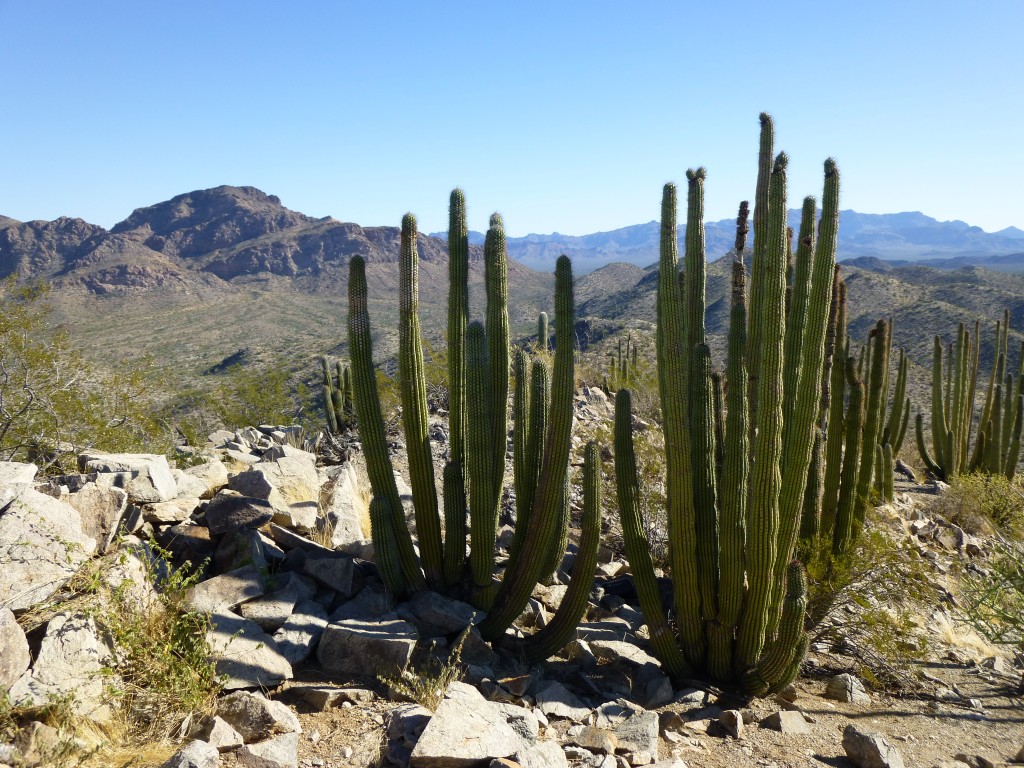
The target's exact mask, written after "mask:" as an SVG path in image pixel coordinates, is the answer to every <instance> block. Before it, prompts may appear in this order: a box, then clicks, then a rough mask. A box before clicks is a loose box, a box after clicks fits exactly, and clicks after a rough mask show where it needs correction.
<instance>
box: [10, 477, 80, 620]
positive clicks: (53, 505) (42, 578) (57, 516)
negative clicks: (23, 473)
mask: <svg viewBox="0 0 1024 768" xmlns="http://www.w3.org/2000/svg"><path fill="white" fill-rule="evenodd" d="M95 551H96V540H95V539H93V538H92V537H90V536H87V535H86V534H85V533H84V532H83V530H82V518H81V516H80V515H79V513H78V511H77V510H76V509H75V508H74V507H72V506H71V505H70V504H65V503H64V502H62V501H59V500H57V499H55V498H53V497H52V496H47V495H45V494H42V493H39V492H38V491H36V490H33V489H32V488H24V489H21V490H20V492H18V493H17V495H16V496H15V497H14V498H12V499H10V500H9V501H8V502H7V503H6V505H5V506H3V507H0V563H3V567H2V568H0V605H6V606H7V607H8V608H10V609H11V610H12V611H14V612H15V613H21V612H22V611H26V610H28V609H29V608H31V607H32V606H34V605H36V604H38V603H42V602H44V601H46V600H47V599H49V598H50V597H51V596H52V595H53V594H54V593H55V592H56V591H57V590H58V589H60V588H61V587H63V586H64V584H65V583H67V581H68V579H70V578H71V577H72V575H74V573H75V571H77V570H78V568H79V567H80V566H81V565H82V563H84V562H85V561H86V560H88V559H89V557H90V556H91V555H92V554H93V553H94V552H95Z"/></svg>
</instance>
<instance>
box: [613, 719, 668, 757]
mask: <svg viewBox="0 0 1024 768" xmlns="http://www.w3.org/2000/svg"><path fill="white" fill-rule="evenodd" d="M614 733H615V738H616V740H617V741H618V748H619V749H621V750H625V751H626V752H647V753H648V754H651V755H656V754H658V714H657V713H656V712H636V713H634V714H632V715H630V716H629V717H627V718H626V719H625V720H623V721H622V722H621V723H619V724H618V725H617V726H616V727H615V731H614Z"/></svg>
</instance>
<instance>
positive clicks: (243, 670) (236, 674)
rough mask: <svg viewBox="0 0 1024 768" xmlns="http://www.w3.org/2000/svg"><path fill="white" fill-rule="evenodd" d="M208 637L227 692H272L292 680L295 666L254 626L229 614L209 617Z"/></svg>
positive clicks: (268, 637) (239, 617)
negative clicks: (269, 689)
mask: <svg viewBox="0 0 1024 768" xmlns="http://www.w3.org/2000/svg"><path fill="white" fill-rule="evenodd" d="M210 622H211V627H210V630H209V631H208V632H207V633H206V640H207V642H208V643H209V644H210V651H211V657H212V658H213V659H214V661H215V662H216V669H217V674H218V675H223V676H225V678H226V679H225V682H224V688H225V690H229V691H233V690H238V689H240V688H273V687H275V686H276V685H278V684H280V683H282V682H283V681H285V680H290V679H291V677H292V665H291V664H289V663H288V660H287V659H286V658H285V657H284V656H283V655H281V652H280V651H279V650H278V649H277V644H276V643H275V642H274V639H273V638H272V637H271V636H270V635H268V634H267V633H266V632H264V631H263V630H262V629H260V628H259V625H258V624H256V623H255V622H252V621H249V620H248V619H244V618H242V617H241V616H238V615H237V614H234V613H230V612H227V611H224V612H220V613H214V614H213V615H211V616H210Z"/></svg>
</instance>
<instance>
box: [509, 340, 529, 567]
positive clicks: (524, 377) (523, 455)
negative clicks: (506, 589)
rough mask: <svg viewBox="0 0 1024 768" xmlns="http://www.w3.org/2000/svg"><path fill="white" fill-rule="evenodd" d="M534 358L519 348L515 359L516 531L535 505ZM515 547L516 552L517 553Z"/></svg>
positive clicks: (513, 423)
mask: <svg viewBox="0 0 1024 768" xmlns="http://www.w3.org/2000/svg"><path fill="white" fill-rule="evenodd" d="M531 367H532V366H531V364H530V358H529V356H528V355H527V354H526V350H524V349H522V348H521V347H519V348H517V349H516V351H515V354H514V355H513V356H512V371H513V378H514V379H515V387H514V388H513V390H512V477H513V487H514V488H515V493H516V531H517V533H518V531H519V530H520V528H521V527H522V524H523V523H525V521H526V518H527V516H528V515H529V512H528V511H527V510H528V509H529V507H530V505H531V504H532V503H533V493H532V490H531V489H529V487H528V486H529V481H528V479H527V475H528V474H529V468H528V464H527V456H528V453H527V451H528V445H529V438H530V384H531V382H530V369H531ZM514 549H515V548H514V547H513V551H514Z"/></svg>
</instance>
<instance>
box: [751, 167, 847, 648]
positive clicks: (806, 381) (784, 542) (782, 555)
mask: <svg viewBox="0 0 1024 768" xmlns="http://www.w3.org/2000/svg"><path fill="white" fill-rule="evenodd" d="M838 232H839V168H838V166H837V165H836V162H835V160H833V159H832V158H829V159H827V160H826V161H825V163H824V188H823V191H822V202H821V221H820V222H819V226H818V237H817V240H816V242H815V248H814V261H813V264H812V265H811V267H810V269H811V277H810V284H809V286H808V289H807V299H806V309H805V312H804V318H803V322H802V328H801V333H802V340H801V343H800V358H801V364H800V369H799V371H798V375H797V379H796V381H797V385H796V390H795V391H794V392H793V394H792V401H793V407H792V410H791V411H790V413H789V419H788V420H786V422H785V426H786V429H785V431H784V432H783V444H782V451H783V453H782V487H781V490H780V497H779V532H778V545H777V549H776V552H775V565H774V569H773V586H772V605H773V612H774V615H773V616H772V623H770V624H769V626H768V631H769V632H771V633H774V631H775V624H776V623H777V622H778V620H779V614H780V604H781V602H782V591H783V584H784V581H785V574H786V567H787V565H788V563H789V562H790V561H791V560H792V559H793V553H794V551H795V549H796V542H797V537H798V535H799V533H800V515H801V510H802V508H803V503H804V492H805V490H806V487H807V477H808V475H807V470H808V468H809V466H810V463H811V451H812V449H813V446H814V429H815V421H816V420H817V417H818V410H819V403H820V399H821V372H822V369H823V367H824V358H825V335H826V332H827V325H828V312H829V303H830V300H831V296H832V279H833V276H834V273H835V264H836V244H837V239H838ZM785 397H786V398H787V399H790V394H789V392H786V393H785Z"/></svg>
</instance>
